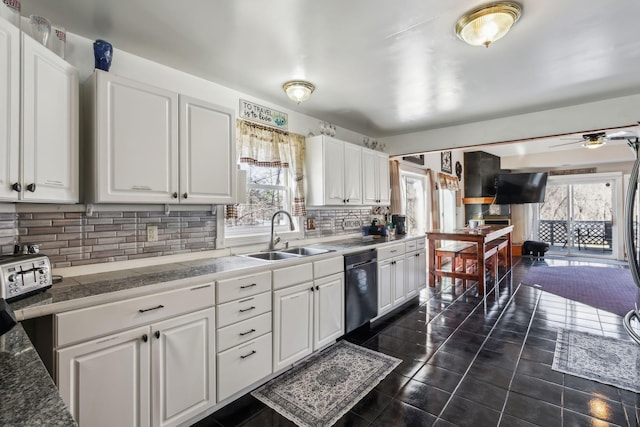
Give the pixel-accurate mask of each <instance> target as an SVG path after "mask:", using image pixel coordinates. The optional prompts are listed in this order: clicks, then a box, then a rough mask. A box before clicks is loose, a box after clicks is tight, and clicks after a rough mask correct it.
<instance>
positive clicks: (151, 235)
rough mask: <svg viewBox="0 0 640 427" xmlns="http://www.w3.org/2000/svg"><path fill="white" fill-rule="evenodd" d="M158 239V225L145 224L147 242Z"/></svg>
mask: <svg viewBox="0 0 640 427" xmlns="http://www.w3.org/2000/svg"><path fill="white" fill-rule="evenodd" d="M157 241H158V226H157V225H155V224H147V242H157Z"/></svg>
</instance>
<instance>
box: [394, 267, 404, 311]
mask: <svg viewBox="0 0 640 427" xmlns="http://www.w3.org/2000/svg"><path fill="white" fill-rule="evenodd" d="M392 265H393V267H394V271H393V305H394V306H395V305H398V304H401V303H402V302H404V300H405V299H406V294H405V290H404V281H405V277H404V256H402V257H398V258H394V259H393V264H392Z"/></svg>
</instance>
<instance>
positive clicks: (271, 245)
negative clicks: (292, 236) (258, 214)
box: [269, 210, 296, 251]
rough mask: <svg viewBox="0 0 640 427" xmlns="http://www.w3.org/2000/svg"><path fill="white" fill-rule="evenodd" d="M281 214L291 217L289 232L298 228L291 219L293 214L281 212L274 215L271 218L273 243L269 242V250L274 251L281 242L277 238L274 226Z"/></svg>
mask: <svg viewBox="0 0 640 427" xmlns="http://www.w3.org/2000/svg"><path fill="white" fill-rule="evenodd" d="M280 214H285V215H286V216H288V217H289V230H291V231H294V230H295V229H296V228H295V227H294V226H293V218H291V214H290V213H289V212H287V211H285V210H279V211H277V212H276V213H274V214H273V216H272V217H271V241H270V242H269V250H270V251H272V250H274V249H275V248H276V245H277V244H278V242H279V241H280V237H276V234H275V230H274V229H273V224H274V222H275V221H276V217H277V216H278V215H280Z"/></svg>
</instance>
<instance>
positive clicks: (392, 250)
mask: <svg viewBox="0 0 640 427" xmlns="http://www.w3.org/2000/svg"><path fill="white" fill-rule="evenodd" d="M398 255H404V243H398V244H395V245H389V246H384V247H382V248H378V262H379V261H381V260H384V259H387V258H392V257H394V256H398Z"/></svg>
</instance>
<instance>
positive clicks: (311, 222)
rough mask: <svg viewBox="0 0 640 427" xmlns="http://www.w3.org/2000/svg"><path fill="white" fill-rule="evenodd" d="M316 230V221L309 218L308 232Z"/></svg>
mask: <svg viewBox="0 0 640 427" xmlns="http://www.w3.org/2000/svg"><path fill="white" fill-rule="evenodd" d="M315 229H316V219H315V218H307V230H315Z"/></svg>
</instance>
